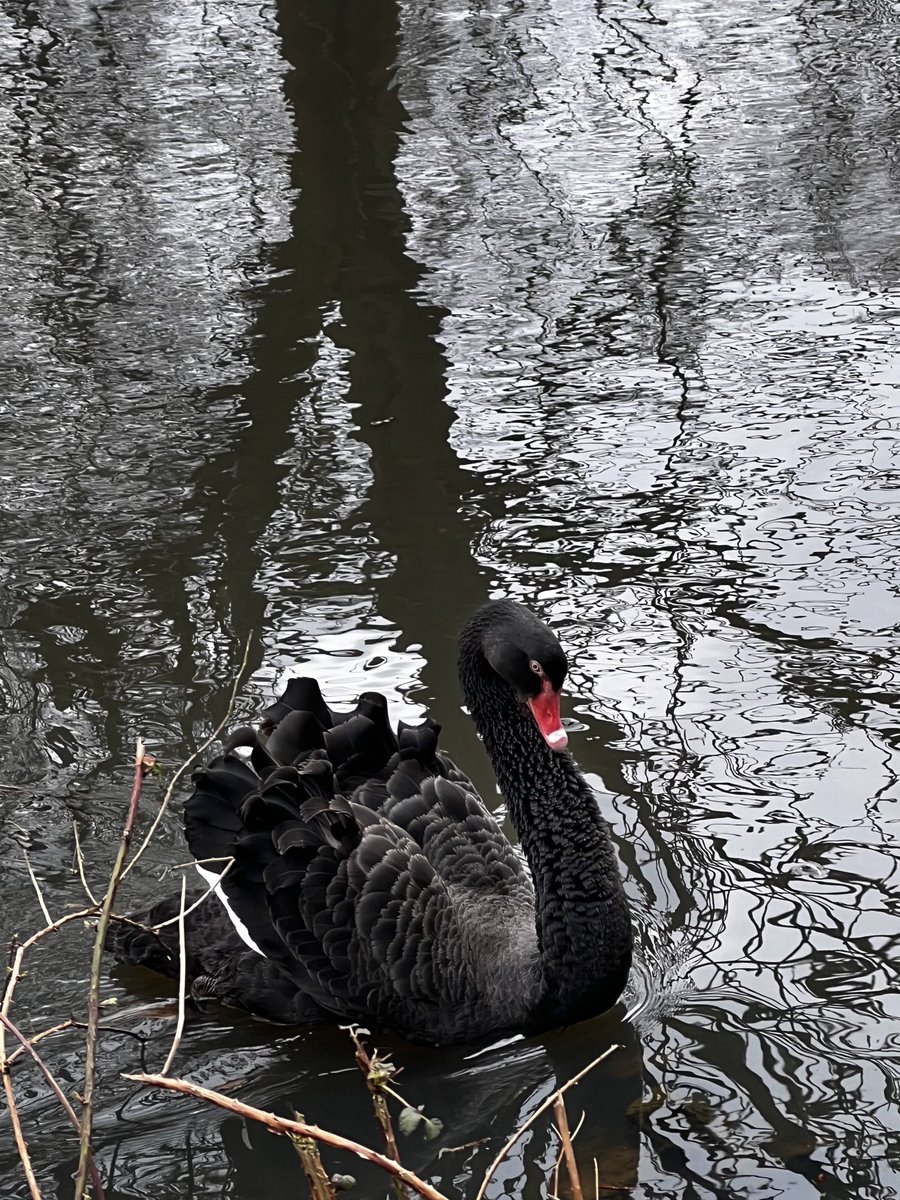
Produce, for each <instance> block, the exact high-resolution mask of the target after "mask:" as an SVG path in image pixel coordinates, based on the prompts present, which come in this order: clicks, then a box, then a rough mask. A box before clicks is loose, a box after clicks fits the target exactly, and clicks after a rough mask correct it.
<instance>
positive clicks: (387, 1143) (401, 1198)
mask: <svg viewBox="0 0 900 1200" xmlns="http://www.w3.org/2000/svg"><path fill="white" fill-rule="evenodd" d="M347 1031H348V1033H349V1034H350V1037H351V1038H352V1040H353V1045H354V1046H355V1047H356V1063H357V1066H358V1067H359V1069H360V1070H361V1071H362V1073H363V1075H364V1076H365V1080H366V1087H367V1088H368V1089H369V1095H370V1096H371V1097H372V1106H373V1108H374V1109H375V1120H376V1121H377V1122H378V1125H379V1127H380V1129H381V1133H382V1136H383V1138H384V1148H385V1150H386V1151H387V1153H388V1155H389V1156H390V1157H391V1158H392V1159H393V1160H394V1161H395V1162H398V1163H399V1161H400V1151H399V1150H398V1148H397V1138H396V1135H395V1134H394V1126H393V1123H392V1121H391V1112H390V1109H389V1108H388V1106H387V1100H385V1098H384V1093H385V1090H386V1089H387V1086H388V1083H389V1081H390V1080H391V1079H393V1078H394V1076H395V1075H396V1074H397V1068H396V1067H395V1066H394V1064H393V1063H392V1062H390V1061H389V1060H388V1059H386V1058H381V1057H379V1054H378V1051H377V1050H376V1051H375V1053H374V1054H373V1055H371V1056H370V1055H369V1053H368V1051H367V1050H366V1047H365V1045H364V1044H363V1042H362V1040H361V1039H360V1036H359V1030H358V1027H357V1026H355V1025H349V1026H348V1027H347ZM394 1191H395V1193H396V1195H397V1197H398V1200H406V1195H405V1192H404V1188H403V1183H402V1182H401V1180H399V1179H396V1178H395V1179H394Z"/></svg>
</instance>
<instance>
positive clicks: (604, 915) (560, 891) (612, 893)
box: [461, 659, 632, 1027]
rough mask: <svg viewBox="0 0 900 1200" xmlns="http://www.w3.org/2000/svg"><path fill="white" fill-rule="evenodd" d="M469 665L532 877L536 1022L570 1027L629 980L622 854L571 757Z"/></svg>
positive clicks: (488, 675)
mask: <svg viewBox="0 0 900 1200" xmlns="http://www.w3.org/2000/svg"><path fill="white" fill-rule="evenodd" d="M462 665H463V664H461V666H462ZM470 668H471V669H470V670H464V671H463V686H464V689H465V691H466V697H467V700H468V703H469V709H470V711H471V713H472V717H473V719H474V721H475V724H476V727H477V728H478V731H479V733H480V734H481V736H482V737H483V739H484V743H485V747H486V749H487V751H488V754H489V755H490V758H491V762H492V763H493V766H494V770H495V772H496V775H497V781H498V783H499V784H500V789H501V791H502V792H503V795H504V796H505V797H506V800H507V803H508V805H509V815H510V819H511V820H512V823H513V825H514V826H515V829H516V833H517V834H518V836H519V841H520V843H521V845H522V849H523V850H524V852H525V856H526V858H527V859H528V863H529V866H530V867H531V873H532V878H533V881H534V889H535V920H536V925H537V936H538V948H539V953H540V962H539V967H540V975H541V987H540V995H539V998H538V1000H537V1003H536V1006H535V1010H534V1012H533V1018H534V1023H535V1024H536V1025H541V1026H544V1027H550V1026H553V1025H556V1024H571V1023H572V1022H574V1021H578V1020H580V1019H582V1018H585V1017H589V1016H594V1015H596V1014H597V1013H600V1012H602V1011H604V1010H605V1009H606V1008H608V1007H610V1005H612V1004H613V1003H614V1002H615V1001H616V1000H617V999H618V997H619V995H620V994H621V992H622V989H623V988H624V986H625V981H626V979H627V976H628V970H629V967H630V965H631V945H632V937H631V925H630V919H629V913H628V904H627V901H626V898H625V892H624V889H623V887H622V881H621V878H620V875H619V865H618V860H617V858H616V853H615V850H614V848H613V844H612V841H611V839H610V836H609V831H608V829H607V827H606V824H605V822H604V821H603V819H602V817H601V816H600V812H599V809H598V807H597V802H596V800H595V798H594V796H593V794H592V792H591V790H590V788H589V786H588V784H587V781H586V780H585V779H584V777H583V776H582V775H581V773H580V772H579V770H578V768H577V767H576V766H575V763H574V761H573V759H572V757H571V755H569V754H568V753H566V752H563V753H557V752H555V751H553V750H551V749H550V748H549V747H548V746H547V744H546V743H545V742H544V739H543V738H542V737H541V735H540V733H539V732H538V730H537V727H536V725H535V723H534V720H533V719H532V717H531V715H530V713H529V712H528V711H527V709H526V708H525V706H524V705H523V704H521V703H520V702H519V701H518V700H517V699H516V697H515V696H514V694H513V693H512V691H511V689H510V688H509V687H508V686H507V685H506V684H505V683H504V682H503V681H502V680H501V679H500V678H499V677H498V676H497V675H496V674H495V673H494V672H493V671H492V670H491V668H490V667H489V666H488V664H487V663H486V661H485V660H484V659H482V660H481V664H476V663H475V662H472V663H471V664H470ZM467 676H468V677H467Z"/></svg>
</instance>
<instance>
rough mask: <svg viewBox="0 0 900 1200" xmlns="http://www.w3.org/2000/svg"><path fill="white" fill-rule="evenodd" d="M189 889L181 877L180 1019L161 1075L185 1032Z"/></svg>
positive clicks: (162, 1073)
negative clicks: (187, 902)
mask: <svg viewBox="0 0 900 1200" xmlns="http://www.w3.org/2000/svg"><path fill="white" fill-rule="evenodd" d="M186 889H187V879H186V878H185V877H184V875H182V877H181V907H180V909H179V912H178V1020H177V1022H176V1023H175V1036H174V1037H173V1038H172V1045H171V1047H170V1049H169V1053H168V1054H167V1055H166V1061H165V1062H164V1063H163V1068H162V1070H161V1071H160V1075H168V1073H169V1070H170V1068H171V1066H172V1060H173V1059H174V1058H175V1054H176V1051H177V1050H178V1046H179V1043H180V1042H181V1035H182V1033H183V1032H184V1010H185V1002H186V998H187V947H186V945H185V940H184V898H185V892H186Z"/></svg>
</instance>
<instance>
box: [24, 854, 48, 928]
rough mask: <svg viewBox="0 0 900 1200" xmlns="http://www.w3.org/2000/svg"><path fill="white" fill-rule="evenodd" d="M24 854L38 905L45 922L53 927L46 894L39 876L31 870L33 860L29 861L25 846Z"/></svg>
mask: <svg viewBox="0 0 900 1200" xmlns="http://www.w3.org/2000/svg"><path fill="white" fill-rule="evenodd" d="M22 853H23V854H24V856H25V866H26V867H27V868H28V874H29V876H30V877H31V884H32V886H33V888H34V891H35V895H36V896H37V901H38V904H39V905H40V906H41V912H42V913H43V914H44V920H45V921H46V922H47V924H48V925H52V924H53V918H52V917H51V916H50V910H49V908H48V907H47V905H46V904H45V903H44V893H43V892H42V891H41V885H40V884H39V883H38V881H37V876H36V875H35V873H34V871H33V870H32V869H31V860H30V859H29V857H28V851H27V850H26V849H25V848H24V846H23V847H22Z"/></svg>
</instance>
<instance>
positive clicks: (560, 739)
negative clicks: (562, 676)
mask: <svg viewBox="0 0 900 1200" xmlns="http://www.w3.org/2000/svg"><path fill="white" fill-rule="evenodd" d="M526 704H527V705H528V707H529V708H530V709H531V715H532V716H533V717H534V720H535V723H536V724H537V727H538V729H539V730H540V731H541V737H543V739H544V741H545V742H546V743H547V745H548V746H549V747H550V749H551V750H565V748H566V746H567V745H568V744H569V739H568V736H567V735H566V731H565V730H564V729H563V727H562V721H561V720H560V719H559V692H555V691H554V690H553V684H552V683H551V682H550V680H549V679H544V680H542V682H541V691H540V695H538V696H529V697H528V699H527V700H526Z"/></svg>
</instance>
